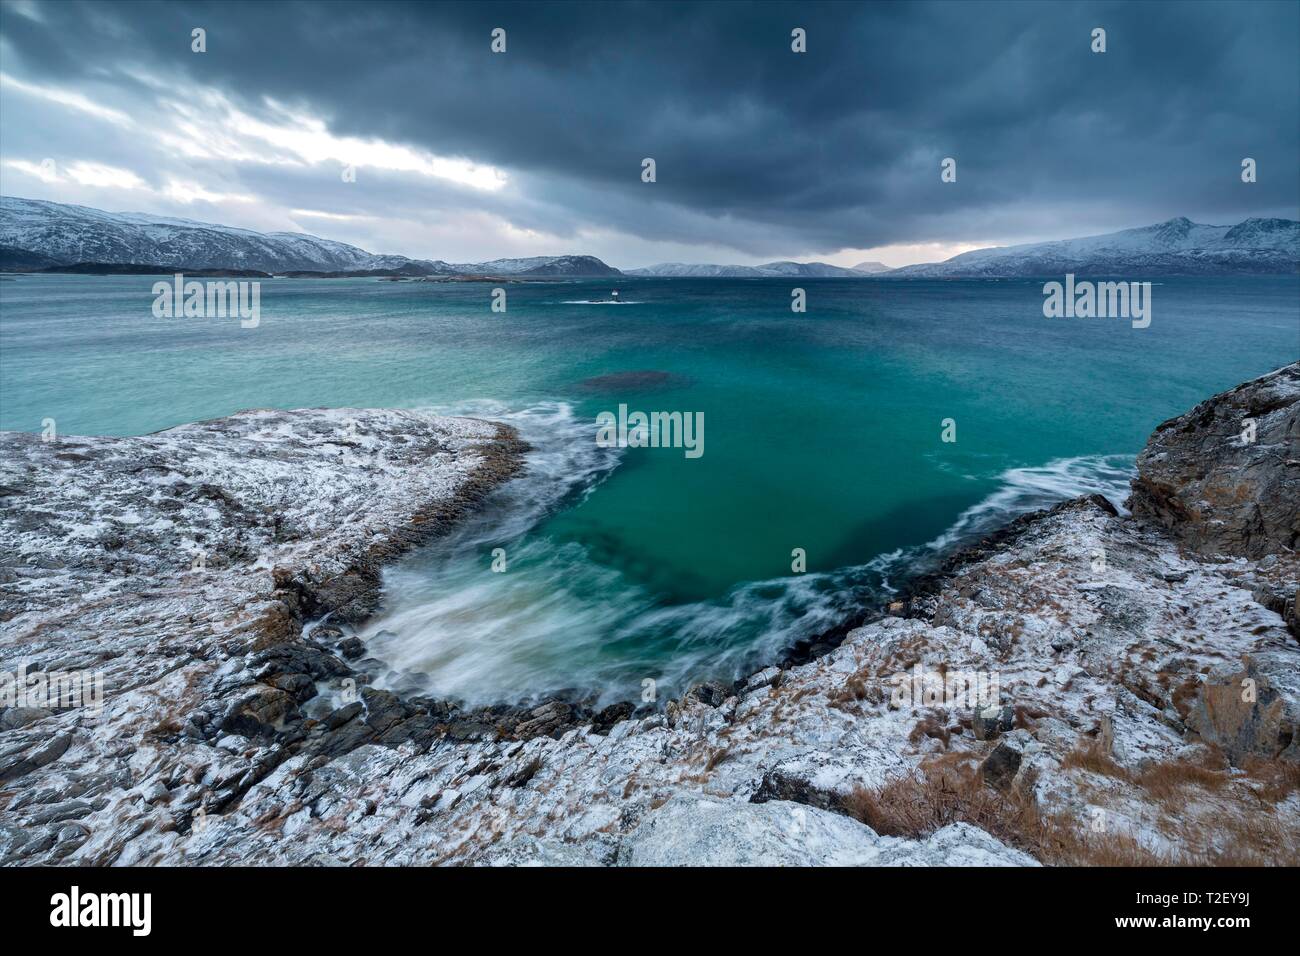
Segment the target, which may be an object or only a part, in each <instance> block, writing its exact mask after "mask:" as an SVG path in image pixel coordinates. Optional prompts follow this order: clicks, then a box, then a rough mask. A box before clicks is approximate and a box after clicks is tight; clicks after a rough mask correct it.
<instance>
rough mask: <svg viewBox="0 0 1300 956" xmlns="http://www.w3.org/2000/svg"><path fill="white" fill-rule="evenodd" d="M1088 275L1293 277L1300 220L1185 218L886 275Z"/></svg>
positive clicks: (1299, 267)
mask: <svg viewBox="0 0 1300 956" xmlns="http://www.w3.org/2000/svg"><path fill="white" fill-rule="evenodd" d="M1068 272H1073V273H1076V274H1079V273H1086V274H1088V275H1250V274H1278V273H1295V272H1300V222H1298V221H1296V220H1294V219H1246V220H1244V221H1242V222H1240V223H1238V224H1237V225H1235V226H1207V225H1202V224H1200V223H1195V222H1192V221H1191V220H1190V219H1188V218H1186V217H1185V216H1180V217H1178V218H1175V219H1170V220H1169V221H1168V222H1161V223H1156V224H1155V225H1153V226H1142V227H1140V228H1137V229H1124V230H1122V231H1120V232H1112V233H1107V234H1105V235H1100V236H1087V237H1084V238H1082V239H1058V240H1055V241H1053V242H1036V243H1029V244H1026V245H1020V246H996V247H993V248H989V249H976V250H974V251H972V252H964V253H962V254H961V255H959V256H953V257H952V258H951V259H948V260H947V261H945V262H928V263H923V264H919V265H913V266H903V267H902V268H900V269H894V270H893V271H892V272H890V273H889V274H888V278H891V279H893V278H899V279H920V278H1012V277H1031V276H1033V277H1043V276H1060V275H1064V274H1066V273H1068Z"/></svg>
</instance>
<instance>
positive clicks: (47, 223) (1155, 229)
mask: <svg viewBox="0 0 1300 956" xmlns="http://www.w3.org/2000/svg"><path fill="white" fill-rule="evenodd" d="M113 264H117V265H122V266H144V265H148V266H158V267H166V268H176V269H191V270H227V271H249V270H251V271H256V272H265V273H268V274H278V275H284V274H286V273H303V274H311V273H319V274H330V275H352V274H356V275H375V276H380V275H392V276H404V277H410V278H419V277H436V276H451V277H455V276H503V277H505V276H519V277H523V278H531V277H537V278H548V277H557V278H563V277H572V278H584V277H604V276H609V277H616V276H622V275H627V276H632V277H637V276H655V277H669V278H737V279H745V278H888V279H896V278H897V279H925V278H1013V277H1039V276H1042V277H1046V276H1061V275H1064V274H1066V273H1069V272H1073V273H1075V274H1087V275H1094V276H1098V275H1251V274H1287V273H1298V272H1300V222H1298V221H1296V220H1294V219H1265V218H1252V219H1246V220H1244V221H1242V222H1240V223H1238V224H1237V225H1235V226H1210V225H1203V224H1200V223H1194V222H1192V221H1191V220H1190V219H1187V218H1186V217H1181V216H1180V217H1178V218H1175V219H1170V220H1168V221H1167V222H1162V223H1157V224H1155V225H1152V226H1143V227H1140V228H1137V229H1125V230H1122V231H1120V232H1114V233H1108V234H1106V235H1100V236H1087V237H1084V238H1080V239H1058V240H1055V241H1052V242H1039V243H1030V244H1025V245H1018V246H999V247H993V248H988V249H976V250H974V251H972V252H965V253H962V254H961V255H959V256H954V257H953V258H951V259H948V260H946V261H944V262H929V263H922V264H918V265H911V266H903V267H901V268H898V269H890V268H889V267H888V266H885V265H883V264H882V263H879V262H860V263H858V264H857V265H856V266H854V267H852V268H845V267H843V266H833V265H830V264H828V263H825V262H790V261H784V260H783V261H778V262H768V263H764V264H763V265H757V266H738V265H731V266H728V265H714V264H707V263H704V264H697V263H681V262H668V263H661V264H659V265H654V266H648V267H646V268H643V269H629V270H627V271H626V272H622V271H620V270H618V269H615V268H614V267H612V266H610V265H607V264H606V263H604V262H602V261H601V260H600V259H597V258H596V257H595V256H586V255H563V256H531V257H527V258H518V259H492V260H490V261H487V262H461V263H450V262H445V261H443V260H441V259H437V260H429V259H411V258H408V257H406V256H400V255H378V254H375V253H371V252H367V251H366V250H364V249H361V248H359V247H357V246H352V245H348V244H347V243H345V242H335V241H333V240H330V239H321V238H319V237H317V236H311V235H307V234H305V233H293V232H271V233H261V232H255V231H253V230H251V229H239V228H236V227H233V226H221V225H216V224H213V223H204V222H196V221H194V220H190V219H177V218H171V217H167V216H152V215H145V214H142V213H113V212H105V211H103V210H101V209H93V208H91V207H89V206H75V205H69V204H65V203H56V202H49V201H46V200H38V199H20V198H18V197H12V196H3V197H0V271H38V270H42V269H44V270H51V269H59V268H60V267H73V266H77V267H79V271H83V272H97V273H103V272H104V271H105V270H104V267H105V266H106V265H113Z"/></svg>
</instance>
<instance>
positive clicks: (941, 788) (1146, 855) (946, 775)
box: [843, 748, 1300, 866]
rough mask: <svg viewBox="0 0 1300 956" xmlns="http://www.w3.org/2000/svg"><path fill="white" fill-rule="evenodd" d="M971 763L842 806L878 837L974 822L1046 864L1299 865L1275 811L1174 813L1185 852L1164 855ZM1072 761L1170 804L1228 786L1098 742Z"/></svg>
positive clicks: (949, 765)
mask: <svg viewBox="0 0 1300 956" xmlns="http://www.w3.org/2000/svg"><path fill="white" fill-rule="evenodd" d="M1207 759H1208V758H1207ZM973 761H974V758H973V757H972V756H971V755H968V754H945V755H943V756H941V757H939V758H936V759H934V760H932V761H927V762H926V763H924V764H922V765H921V766H920V767H919V768H917V769H916V770H915V771H913V772H912V773H910V774H906V775H903V776H899V777H895V778H893V779H891V780H889V781H888V782H886V783H885V784H884V785H883V786H881V787H877V788H874V789H865V788H858V789H856V790H855V791H854V792H853V793H852V794H851V795H850V796H849V797H848V798H847V799H846V800H845V801H844V804H843V809H844V811H845V812H846V813H848V814H849V815H850V816H853V817H855V818H856V819H858V820H861V821H862V822H863V823H865V824H867V825H868V826H869V827H871V828H872V829H873V830H875V831H876V832H877V833H880V834H882V835H885V836H898V837H906V838H909V839H918V838H922V837H925V836H928V835H929V834H931V833H933V832H935V831H936V830H939V829H942V828H943V827H945V826H948V825H949V824H953V823H969V824H971V825H973V826H977V827H979V828H980V829H981V830H984V831H986V832H987V833H990V834H992V835H993V836H994V837H997V838H998V839H999V840H1001V841H1002V842H1003V843H1006V844H1008V845H1009V846H1013V847H1016V848H1018V849H1020V850H1023V851H1024V852H1026V853H1028V854H1029V855H1030V856H1032V857H1034V858H1035V859H1037V860H1039V861H1040V862H1042V863H1046V864H1049V865H1058V866H1237V865H1243V866H1260V865H1274V866H1276V865H1285V866H1295V865H1296V864H1297V863H1298V862H1300V848H1298V847H1297V835H1296V832H1295V828H1294V827H1288V826H1286V825H1284V824H1283V822H1282V821H1281V820H1280V819H1279V818H1278V815H1277V814H1276V813H1274V812H1272V811H1271V810H1260V809H1258V808H1256V809H1252V808H1251V807H1249V806H1247V805H1244V804H1241V805H1238V804H1235V803H1234V804H1228V805H1225V807H1224V811H1223V812H1222V813H1213V814H1210V815H1209V816H1208V818H1199V819H1195V820H1191V819H1186V820H1184V819H1181V818H1180V819H1177V821H1176V825H1175V826H1174V827H1173V830H1174V832H1173V833H1171V834H1169V835H1170V836H1171V837H1176V839H1177V842H1179V843H1181V844H1182V846H1183V847H1184V849H1182V850H1178V851H1174V852H1170V853H1159V852H1155V851H1153V850H1151V849H1149V848H1148V847H1146V846H1144V845H1142V844H1141V843H1139V842H1138V841H1137V840H1136V839H1134V838H1133V837H1132V836H1130V835H1128V834H1126V833H1113V832H1107V831H1101V832H1094V831H1093V830H1092V829H1091V826H1090V824H1091V822H1092V821H1091V820H1089V819H1083V818H1078V817H1075V816H1072V815H1070V814H1065V813H1059V812H1055V813H1052V812H1045V811H1043V810H1042V808H1040V807H1039V806H1038V804H1037V802H1036V801H1035V799H1034V796H1033V780H1032V779H1029V780H1023V781H1022V783H1021V784H1020V785H1018V786H1015V787H1013V788H1011V789H1010V790H1009V791H1007V792H999V791H995V790H993V789H992V788H991V787H988V786H986V785H985V784H984V782H983V780H982V779H981V777H980V774H979V768H978V767H977V766H976V765H975V764H974V762H973ZM1073 766H1076V767H1080V768H1083V769H1088V770H1093V771H1094V772H1102V773H1106V774H1108V775H1111V776H1118V777H1120V778H1121V779H1123V780H1124V781H1125V782H1127V783H1131V784H1136V785H1137V786H1141V787H1143V788H1144V789H1146V790H1147V791H1148V792H1150V793H1152V794H1153V795H1162V797H1163V799H1166V800H1168V799H1177V797H1176V796H1172V797H1171V796H1169V795H1171V794H1177V793H1178V792H1179V791H1180V790H1185V789H1186V788H1188V787H1196V788H1200V789H1202V790H1209V791H1210V792H1213V793H1218V792H1220V791H1221V790H1222V789H1223V787H1224V785H1225V784H1226V782H1227V776H1226V774H1224V773H1223V772H1222V771H1217V770H1213V769H1210V768H1208V767H1206V766H1202V765H1199V764H1197V763H1195V762H1183V763H1179V764H1174V763H1172V762H1171V763H1167V764H1156V765H1153V766H1152V767H1150V768H1148V769H1147V770H1145V771H1143V772H1142V773H1141V774H1138V775H1133V774H1129V773H1128V772H1127V771H1125V770H1124V769H1123V768H1120V767H1119V766H1118V765H1116V764H1115V762H1114V761H1113V760H1111V759H1110V758H1109V757H1108V756H1106V755H1104V754H1100V753H1099V752H1098V751H1097V750H1096V749H1095V748H1083V749H1081V750H1080V751H1078V752H1077V756H1075V757H1074V758H1073ZM1278 773H1280V774H1283V775H1285V772H1283V771H1278ZM1287 779H1290V778H1287ZM1257 807H1258V804H1257Z"/></svg>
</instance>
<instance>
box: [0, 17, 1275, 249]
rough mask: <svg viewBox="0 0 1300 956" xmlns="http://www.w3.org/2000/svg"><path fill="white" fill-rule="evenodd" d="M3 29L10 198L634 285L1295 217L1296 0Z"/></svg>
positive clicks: (7, 20)
mask: <svg viewBox="0 0 1300 956" xmlns="http://www.w3.org/2000/svg"><path fill="white" fill-rule="evenodd" d="M0 11H2V12H0V192H3V193H4V194H5V195H11V196H25V197H29V198H36V199H53V200H57V201H60V202H73V203H80V204H83V205H89V206H95V207H98V208H102V209H109V210H113V211H141V212H150V213H160V214H166V215H173V216H182V217H185V218H190V219H198V220H203V221H210V222H220V223H226V224H229V225H237V226H244V227H248V228H253V229H259V230H284V231H293V232H309V233H312V234H315V235H320V236H324V237H327V238H330V239H338V240H342V241H345V242H351V243H354V244H356V245H359V246H362V247H363V248H366V249H368V250H370V251H372V252H381V253H401V254H403V255H408V256H412V257H418V258H432V259H446V260H450V261H459V262H465V261H474V260H482V259H487V258H493V257H498V256H524V255H554V254H560V253H588V254H591V255H596V256H599V257H600V258H602V259H604V260H606V261H607V262H609V263H610V264H611V265H615V266H619V267H624V268H627V267H635V266H643V265H649V264H651V263H656V262H663V261H694V262H726V263H745V264H749V263H757V262H763V261H768V260H771V259H797V260H804V261H808V260H813V259H820V260H824V261H829V262H834V263H837V264H841V265H852V264H854V263H856V262H858V261H861V260H864V259H879V260H882V261H884V262H885V263H886V264H888V265H902V264H905V263H909V262H918V261H933V260H937V259H943V258H947V257H948V256H950V255H954V254H956V253H958V252H962V251H965V250H967V249H970V248H976V247H979V246H985V245H1001V244H1007V243H1012V242H1028V241H1036V240H1041V239H1056V238H1067V237H1071V236H1079V235H1089V234H1095V233H1100V232H1108V231H1112V230H1115V229H1122V228H1127V227H1131V226H1140V225H1148V224H1150V223H1153V222H1159V221H1162V220H1165V219H1169V218H1172V217H1174V216H1182V215H1185V216H1188V217H1190V218H1192V219H1193V220H1196V221H1198V222H1211V223H1232V222H1237V221H1240V220H1241V219H1243V218H1246V217H1247V216H1283V217H1287V218H1300V169H1298V166H1300V162H1298V158H1300V143H1298V137H1300V49H1298V47H1300V3H1296V2H1294V0H1282V2H1277V3H1255V2H1240V0H1233V2H1226V3H1216V2H1193V3H1180V4H1161V3H1154V2H1151V3H1114V4H1112V3H1059V4H1054V3H1011V4H990V3H980V2H959V3H934V4H930V3H906V4H888V3H872V4H849V3H843V4H812V3H797V4H788V5H787V4H781V3H761V4H755V5H747V4H741V3H700V4H696V3H645V4H639V3H638V4H616V3H599V4H585V3H547V4H541V3H532V4H519V5H513V4H499V5H497V4H490V3H474V4H466V5H460V4H382V3H377V2H365V3H360V2H358V3H353V2H317V3H275V2H261V3H247V4H245V3H180V2H177V3H167V4H152V3H148V4H145V3H112V2H104V0H97V2H88V3H79V2H68V0H65V2H55V3H42V2H37V0H23V2H18V0H12V2H11V0H3V2H0ZM196 27H201V28H203V29H204V30H206V45H207V52H206V53H195V52H192V50H191V46H192V40H191V31H192V30H193V29H194V28H196ZM496 27H501V28H504V29H505V31H506V52H505V53H502V54H496V53H493V52H492V51H491V49H490V43H491V36H490V34H491V31H492V30H493V28H496ZM795 27H802V28H803V29H805V30H806V31H807V52H806V53H802V54H799V53H794V52H792V50H791V30H792V29H793V28H795ZM1095 27H1103V28H1104V29H1105V30H1106V46H1107V50H1106V52H1105V53H1103V54H1096V53H1093V52H1091V50H1090V44H1091V31H1092V30H1093V28H1095ZM1247 156H1249V157H1252V158H1254V159H1255V160H1256V161H1257V162H1258V177H1259V179H1258V182H1257V183H1254V184H1249V185H1248V184H1244V183H1242V182H1241V177H1240V167H1241V160H1242V158H1243V157H1247ZM645 157H653V158H654V159H655V161H656V164H657V179H658V181H657V182H655V183H644V182H642V181H641V162H642V159H643V158H645ZM944 157H953V158H955V159H956V160H957V182H955V183H943V182H941V181H940V162H941V160H942V159H943V158H944ZM348 165H352V166H354V168H355V171H356V177H355V178H356V181H355V182H344V181H343V175H342V173H343V170H344V167H345V166H348Z"/></svg>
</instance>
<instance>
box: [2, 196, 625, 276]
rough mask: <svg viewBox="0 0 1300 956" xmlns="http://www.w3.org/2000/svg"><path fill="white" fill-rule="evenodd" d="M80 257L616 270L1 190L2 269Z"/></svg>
mask: <svg viewBox="0 0 1300 956" xmlns="http://www.w3.org/2000/svg"><path fill="white" fill-rule="evenodd" d="M83 263H95V264H105V263H119V264H123V265H144V264H148V265H160V266H167V267H172V268H190V269H231V270H233V269H240V270H242V269H251V270H257V271H259V272H266V273H285V272H326V273H339V272H376V273H391V274H394V275H406V276H437V275H448V276H454V275H502V276H505V275H512V276H513V275H518V276H617V275H621V274H622V273H620V272H619V270H617V269H615V268H613V267H611V266H608V265H606V264H605V263H603V262H601V261H600V260H599V259H597V258H596V257H595V256H576V255H569V256H533V257H530V258H525V259H494V260H492V261H491V262H482V263H473V262H467V263H458V264H452V263H448V262H443V261H441V260H428V259H410V258H408V257H406V256H398V255H376V254H374V253H371V252H367V251H366V250H364V249H360V248H358V247H357V246H351V245H348V244H347V243H345V242H335V241H333V240H330V239H321V238H318V237H316V236H310V235H307V234H305V233H295V232H269V233H261V232H254V231H253V230H251V229H239V228H235V227H233V226H220V225H216V224H213V223H205V222H195V221H193V220H190V219H175V218H171V217H167V216H151V215H145V214H142V213H115V212H105V211H104V210H102V209H93V208H91V207H89V206H74V205H68V204H65V203H56V202H48V201H45V200H39V199H20V198H17V197H14V196H3V197H0V269H7V270H20V271H21V270H35V269H42V268H50V267H52V266H71V265H74V264H83Z"/></svg>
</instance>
